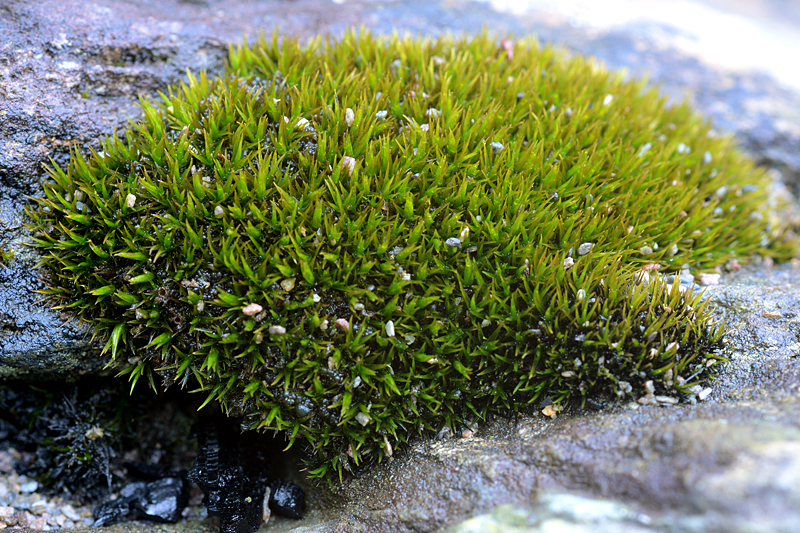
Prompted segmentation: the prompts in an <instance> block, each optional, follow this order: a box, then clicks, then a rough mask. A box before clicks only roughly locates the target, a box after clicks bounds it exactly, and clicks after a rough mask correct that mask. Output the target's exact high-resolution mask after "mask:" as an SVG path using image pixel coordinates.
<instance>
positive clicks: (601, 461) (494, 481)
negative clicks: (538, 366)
mask: <svg viewBox="0 0 800 533" xmlns="http://www.w3.org/2000/svg"><path fill="white" fill-rule="evenodd" d="M772 4H781V2H779V1H778V0H775V1H774V2H772ZM360 24H364V25H366V26H367V27H368V28H372V29H373V30H374V31H377V32H386V31H390V30H391V29H393V28H397V29H399V30H400V31H404V30H409V31H411V32H412V33H420V34H423V35H435V34H438V33H441V32H443V31H448V30H450V31H454V32H461V31H473V32H474V31H479V30H480V28H481V27H482V26H483V25H487V27H488V29H489V30H490V31H491V32H495V33H498V34H506V33H507V32H511V31H513V32H515V33H516V34H518V35H519V34H526V33H530V32H536V33H538V34H539V35H540V36H541V37H542V39H543V40H551V41H554V42H556V43H560V44H562V45H564V46H567V47H568V48H570V49H572V50H575V51H577V52H581V53H590V54H594V55H596V56H598V57H600V58H601V59H602V60H604V61H605V62H606V64H607V65H608V66H609V67H612V68H620V67H626V68H627V69H628V70H629V72H630V74H631V75H633V76H637V77H638V76H642V75H645V74H646V73H649V75H650V79H651V80H653V81H654V82H656V83H658V84H661V85H662V87H663V88H664V90H665V91H666V92H667V93H669V94H670V95H672V96H674V97H675V98H683V97H687V96H688V97H689V98H690V99H691V101H692V102H693V103H694V105H695V107H697V108H698V109H700V110H701V111H703V112H705V113H706V114H708V115H710V116H711V117H712V118H713V119H714V120H715V122H716V124H717V125H718V126H720V127H721V128H724V129H727V130H731V131H733V132H735V133H736V135H737V136H738V137H739V139H740V140H741V142H742V143H743V146H744V147H745V149H747V150H748V151H750V152H751V153H752V154H753V156H754V157H755V158H756V159H758V160H760V161H762V162H764V163H765V164H768V165H769V166H771V167H773V168H775V169H777V170H780V171H781V173H782V174H783V176H784V179H785V180H786V182H787V184H789V186H790V187H795V190H797V183H800V158H799V157H798V154H800V94H799V93H798V91H796V90H792V89H787V88H782V87H780V86H779V85H778V84H777V83H775V82H774V80H773V79H771V78H770V77H769V76H768V75H767V74H764V73H755V72H733V71H723V70H719V69H715V68H711V67H709V66H708V65H707V64H706V63H705V59H704V58H703V57H702V56H701V55H693V54H692V53H691V50H689V51H687V50H686V49H679V48H678V47H677V46H672V45H671V44H670V42H671V41H670V39H671V38H672V37H670V35H671V34H670V32H668V31H667V32H664V31H660V32H659V33H658V34H657V35H658V38H657V39H656V38H654V37H653V36H652V32H651V33H648V31H646V30H647V28H646V27H645V26H646V24H645V25H640V26H626V27H621V28H620V27H611V28H605V29H603V28H601V29H597V28H586V27H581V25H580V24H577V25H576V24H572V25H571V24H570V20H566V19H563V18H558V17H554V16H551V15H550V14H548V13H546V12H543V11H537V10H535V9H529V10H527V11H524V12H521V13H516V14H511V13H504V12H499V11H496V10H494V9H493V8H492V6H491V5H490V4H487V3H476V2H454V1H446V0H441V1H433V0H429V1H423V0H411V1H400V0H395V1H383V2H379V1H368V0H361V1H348V2H345V3H342V4H339V3H333V2H330V1H327V0H308V1H273V2H263V1H257V0H231V1H226V2H222V1H216V0H200V1H188V0H187V1H178V0H165V1H162V2H151V1H149V0H132V1H128V2H125V1H122V0H97V1H95V2H91V3H80V2H72V3H70V2H57V1H54V0H42V1H41V2H37V3H29V2H24V1H22V0H0V36H2V37H3V38H2V39H0V219H2V220H4V221H6V223H7V228H6V229H5V235H6V236H10V237H12V238H13V239H14V240H15V244H14V250H15V253H16V259H15V260H14V261H12V262H11V263H10V264H9V265H8V269H0V377H19V376H25V375H27V376H35V377H36V378H37V379H41V378H43V377H47V376H49V377H57V378H63V377H71V376H75V375H76V374H77V373H83V372H94V371H97V370H98V369H99V366H98V365H101V364H102V361H100V360H99V359H97V358H96V354H97V349H98V347H97V346H96V345H92V344H91V342H90V338H91V335H90V334H89V333H88V332H87V330H86V329H85V328H81V327H80V326H78V325H75V324H65V323H64V322H65V320H64V318H63V317H61V316H60V315H59V314H58V313H57V312H55V311H51V310H48V309H46V308H45V307H44V306H43V305H42V304H41V303H37V301H38V299H39V298H38V296H37V295H36V294H35V293H32V292H31V291H32V290H34V289H36V288H38V287H39V286H40V285H39V283H40V282H39V280H38V272H37V271H36V269H35V263H36V258H35V257H34V255H33V254H32V253H31V252H30V251H29V250H27V249H26V248H25V247H24V246H22V245H21V244H20V243H21V241H23V240H24V238H25V237H24V230H23V229H22V226H21V224H22V223H23V221H24V216H23V214H22V210H23V208H24V205H25V202H26V199H25V197H26V196H27V195H33V194H37V190H38V187H39V183H40V182H41V181H42V180H43V179H46V173H45V172H44V171H43V169H42V163H45V162H47V161H48V160H50V159H51V158H52V159H53V160H54V161H56V162H59V163H64V162H65V161H66V160H67V159H68V157H69V149H70V147H71V146H78V147H80V148H81V149H84V150H85V149H88V148H97V147H98V142H99V139H100V138H101V137H102V135H105V134H108V133H110V132H111V131H113V130H114V129H121V128H123V127H125V125H126V123H127V121H128V120H131V119H135V118H136V117H137V116H138V113H139V111H138V108H137V98H138V95H139V94H140V93H144V94H148V95H154V94H156V92H157V91H159V90H161V91H163V90H165V89H166V88H167V87H168V85H169V84H171V83H175V82H178V81H180V80H181V79H182V78H183V76H184V75H185V71H186V69H191V70H194V71H197V70H199V69H201V68H204V69H208V70H209V72H211V73H215V72H218V71H219V70H220V69H221V67H222V65H223V64H224V58H225V56H226V44H225V43H227V42H237V41H239V40H240V39H241V37H242V35H243V34H244V35H247V36H248V37H254V36H256V35H257V34H258V33H259V32H260V31H262V30H263V31H266V32H269V31H271V29H272V28H273V27H275V26H276V25H280V26H281V29H282V31H284V32H286V33H290V34H300V35H312V34H316V33H319V32H325V31H328V32H331V33H332V34H334V35H336V34H339V33H341V31H343V29H344V28H345V27H346V26H347V25H360ZM798 26H800V24H799V25H798ZM659 27H661V26H659ZM661 29H662V30H663V28H661ZM675 38H677V37H675ZM792 180H795V181H792ZM798 287H800V270H798V269H797V268H796V267H792V266H791V265H786V266H781V267H776V268H769V267H766V266H759V267H754V268H748V269H745V270H742V271H741V272H737V273H733V274H730V275H726V276H725V277H724V278H723V284H721V285H719V286H713V287H710V288H709V289H708V290H709V295H710V297H711V298H712V299H713V301H714V302H715V303H716V304H717V305H718V309H719V313H720V316H721V317H722V318H723V319H725V320H726V321H727V323H728V327H729V328H730V329H729V335H728V342H729V347H730V349H731V361H730V363H728V364H727V365H726V366H725V368H724V369H723V370H722V372H721V375H720V377H719V379H718V381H717V382H716V383H715V384H714V386H713V388H712V392H711V394H710V396H708V398H707V399H706V400H704V401H703V402H700V403H698V404H696V405H676V406H656V405H644V406H640V405H639V404H637V403H633V404H631V405H628V406H621V405H618V406H611V407H609V408H607V409H605V410H602V411H600V412H591V411H581V410H576V411H574V412H569V413H564V414H561V415H559V417H558V418H557V419H556V420H551V419H548V418H544V417H542V416H541V415H539V414H536V413H534V414H532V415H530V416H523V417H519V418H518V419H516V420H493V421H490V422H489V423H488V424H486V425H484V426H480V427H477V428H475V429H476V431H475V433H474V435H473V436H472V437H470V438H462V437H459V438H454V437H444V438H441V439H438V440H420V441H417V442H416V443H414V445H413V446H412V447H411V448H410V449H409V450H408V451H407V452H406V453H403V454H399V455H398V457H397V458H396V459H395V460H394V461H393V462H392V463H390V464H387V465H382V466H379V467H376V468H372V469H368V470H366V471H365V472H364V473H363V474H362V476H361V477H360V478H358V479H355V480H350V481H347V482H346V483H345V484H343V485H342V486H339V487H336V488H334V489H326V488H325V487H318V486H314V485H313V484H310V483H306V488H307V489H308V491H309V496H310V497H309V500H310V510H309V512H308V513H307V516H306V518H304V519H303V520H302V521H301V522H293V521H289V520H274V521H273V522H271V523H270V525H269V526H268V527H267V528H265V529H266V530H269V531H290V530H293V531H297V532H299V531H319V532H322V531H376V532H377V531H387V532H392V531H396V532H410V531H436V530H438V529H443V528H455V529H453V531H462V532H464V531H472V530H473V529H469V528H470V527H473V526H474V525H475V524H476V523H478V524H489V523H490V522H491V523H494V524H496V525H497V528H496V530H497V531H507V532H511V531H545V530H548V531H550V530H552V529H547V527H549V526H548V524H550V525H553V524H556V525H559V527H562V529H560V530H563V531H587V530H589V529H591V530H593V531H686V532H700V531H726V532H727V531H730V532H738V531H741V532H745V531H747V532H750V531H765V532H766V531H778V532H781V531H785V532H787V533H788V532H794V531H800V514H799V513H800V511H798V510H800V459H798V458H799V457H800V359H799V358H798V353H800V337H799V335H800V323H799V322H798V321H800V315H798V314H797V311H796V310H797V309H798V308H800V307H798V305H800V289H798ZM92 365H94V366H92ZM576 495H577V496H580V497H583V498H586V499H585V500H576V499H574V497H575V496H576ZM570 502H571V503H570ZM500 506H506V507H500ZM508 506H513V507H508ZM559 506H560V507H559ZM587 508H588V511H586V513H590V514H589V515H587V514H585V513H584V514H581V512H580V510H581V509H587ZM602 512H605V513H612V514H613V516H614V517H616V518H614V519H613V520H612V519H611V518H609V516H606V515H603V514H602ZM591 513H601V514H595V515H591ZM614 513H616V514H614ZM478 515H480V516H478ZM592 516H594V518H592ZM598 516H600V517H601V518H597V517H598ZM471 517H476V518H473V520H478V521H479V522H469V521H467V522H464V521H465V520H468V519H470V518H471ZM587 517H588V518H587ZM602 517H605V518H602ZM601 519H603V520H606V523H608V524H611V525H609V526H608V528H607V529H602V528H600V526H599V525H598V524H599V522H597V521H598V520H601ZM480 520H485V522H480ZM492 521H493V522H492ZM459 522H462V523H461V524H460V525H458V524H459ZM118 527H123V526H118ZM137 527H138V528H139V529H138V530H140V531H152V530H159V531H160V530H170V531H178V530H200V529H201V528H203V529H204V530H207V529H208V528H209V527H211V526H209V524H208V523H207V522H204V523H202V524H197V523H194V524H188V525H187V524H181V525H178V526H158V527H157V528H152V527H150V526H134V527H132V528H131V529H130V530H129V531H136V530H137V529H136V528H137ZM486 527H487V529H485V531H489V530H490V529H488V527H490V526H489V525H486ZM491 527H494V526H491ZM554 527H555V526H554ZM569 528H571V529H569ZM614 528H616V529H614ZM120 530H122V529H120ZM104 531H108V530H104Z"/></svg>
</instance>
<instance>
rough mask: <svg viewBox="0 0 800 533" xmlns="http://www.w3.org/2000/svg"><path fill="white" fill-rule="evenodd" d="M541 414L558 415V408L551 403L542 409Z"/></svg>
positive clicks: (551, 416)
mask: <svg viewBox="0 0 800 533" xmlns="http://www.w3.org/2000/svg"><path fill="white" fill-rule="evenodd" d="M542 414H543V415H544V416H548V417H550V418H556V417H557V416H558V409H557V408H556V406H555V405H552V404H551V405H548V406H546V407H545V408H544V409H542Z"/></svg>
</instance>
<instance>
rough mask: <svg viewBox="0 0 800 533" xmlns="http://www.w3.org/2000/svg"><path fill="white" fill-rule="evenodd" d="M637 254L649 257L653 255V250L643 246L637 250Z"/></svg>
mask: <svg viewBox="0 0 800 533" xmlns="http://www.w3.org/2000/svg"><path fill="white" fill-rule="evenodd" d="M639 253H641V254H642V255H650V254H652V253H653V249H652V248H651V247H650V246H647V245H645V246H642V247H641V248H639Z"/></svg>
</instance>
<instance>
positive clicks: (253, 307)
mask: <svg viewBox="0 0 800 533" xmlns="http://www.w3.org/2000/svg"><path fill="white" fill-rule="evenodd" d="M263 310H264V308H263V307H261V306H260V305H258V304H257V303H252V304H250V305H247V306H246V307H243V308H242V313H244V314H245V315H247V316H253V315H257V314H258V313H260V312H261V311H263Z"/></svg>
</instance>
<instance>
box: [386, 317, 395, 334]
mask: <svg viewBox="0 0 800 533" xmlns="http://www.w3.org/2000/svg"><path fill="white" fill-rule="evenodd" d="M385 327H386V336H387V337H394V322H392V321H391V320H389V321H388V322H386V326H385Z"/></svg>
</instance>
